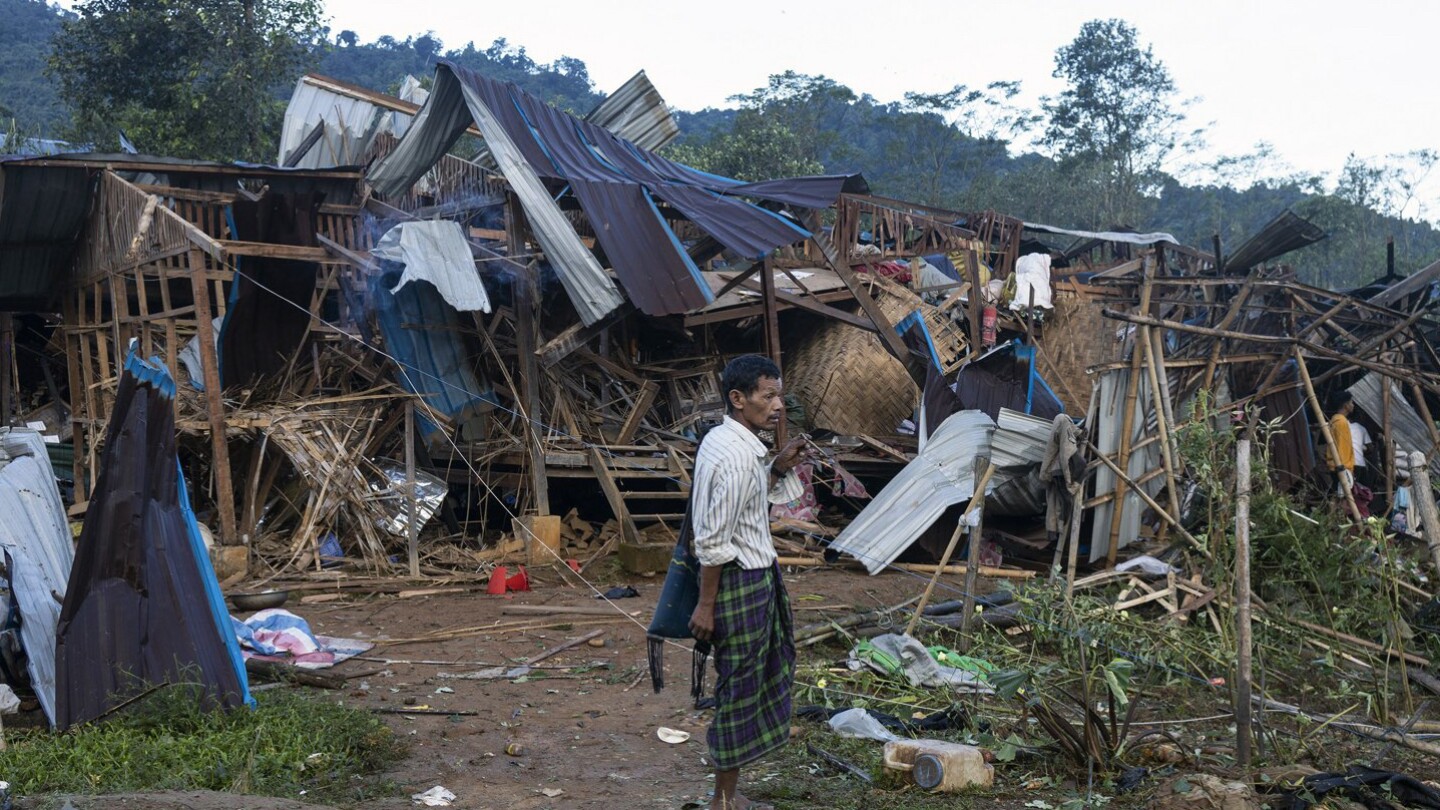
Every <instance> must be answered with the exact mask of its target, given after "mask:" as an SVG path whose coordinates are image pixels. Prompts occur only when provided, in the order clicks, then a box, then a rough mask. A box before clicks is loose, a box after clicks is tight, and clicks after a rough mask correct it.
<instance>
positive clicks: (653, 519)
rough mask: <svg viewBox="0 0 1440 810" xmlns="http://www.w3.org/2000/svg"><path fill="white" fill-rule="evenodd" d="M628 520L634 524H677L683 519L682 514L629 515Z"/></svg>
mask: <svg viewBox="0 0 1440 810" xmlns="http://www.w3.org/2000/svg"><path fill="white" fill-rule="evenodd" d="M630 518H631V519H632V520H634V521H635V522H636V523H641V522H644V523H679V522H680V521H682V520H684V519H685V515H684V514H679V515H636V514H631V515H630Z"/></svg>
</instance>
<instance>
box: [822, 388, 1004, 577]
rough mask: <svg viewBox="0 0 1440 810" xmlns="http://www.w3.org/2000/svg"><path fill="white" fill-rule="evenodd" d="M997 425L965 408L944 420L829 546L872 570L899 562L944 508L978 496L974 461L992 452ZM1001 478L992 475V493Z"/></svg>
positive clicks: (976, 412) (990, 486)
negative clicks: (897, 559)
mask: <svg viewBox="0 0 1440 810" xmlns="http://www.w3.org/2000/svg"><path fill="white" fill-rule="evenodd" d="M994 430H995V423H994V422H992V421H990V417H988V416H986V415H985V414H983V413H981V412H979V411H961V412H959V413H956V414H954V415H953V416H951V417H950V418H949V419H946V420H945V421H944V422H942V423H941V424H940V427H939V428H937V429H936V430H935V432H934V433H933V434H931V436H930V441H928V442H926V444H925V449H924V450H921V451H920V455H918V456H916V457H915V458H914V459H913V460H911V462H910V463H909V464H907V465H905V468H904V469H902V470H901V471H900V473H899V474H898V475H896V476H895V478H894V480H892V481H891V482H890V483H889V484H887V485H886V486H885V488H884V489H882V490H880V493H879V494H878V495H876V496H875V498H874V499H873V500H871V501H870V503H869V504H867V505H866V506H865V508H864V509H863V510H861V511H860V514H859V515H857V516H856V517H855V520H853V521H851V522H850V525H849V526H846V527H845V529H844V531H842V532H840V536H839V537H837V538H835V541H834V542H832V543H831V544H830V548H832V549H834V550H836V551H841V552H844V553H846V554H849V555H850V556H852V557H854V558H855V559H857V560H859V561H860V562H861V563H863V564H864V565H865V569H866V570H867V571H869V572H870V573H872V574H875V573H879V572H880V571H882V570H884V568H885V567H886V566H888V565H889V564H890V563H892V562H894V561H895V558H896V557H899V556H900V553H901V552H903V551H904V550H905V549H907V548H909V547H910V545H911V544H912V543H914V542H915V541H916V539H918V538H919V537H920V535H921V534H923V533H924V532H925V530H926V529H928V528H929V527H930V525H931V524H932V523H934V522H935V521H936V520H937V519H938V518H939V517H940V516H941V515H942V514H944V513H945V510H946V509H948V508H950V507H951V506H953V505H955V504H959V503H964V502H966V501H968V500H969V499H970V497H971V496H972V495H974V494H975V459H976V457H977V456H981V455H984V454H986V453H989V452H990V436H991V434H992V433H993V432H994ZM998 483H999V482H998V481H997V480H996V479H994V478H991V482H990V485H989V487H988V488H987V490H986V491H987V492H989V491H992V490H993V489H994V487H995V486H996V485H997V484H998Z"/></svg>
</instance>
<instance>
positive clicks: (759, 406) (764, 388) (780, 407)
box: [729, 377, 785, 433]
mask: <svg viewBox="0 0 1440 810" xmlns="http://www.w3.org/2000/svg"><path fill="white" fill-rule="evenodd" d="M729 396H730V415H731V416H732V417H734V418H735V420H736V421H738V422H739V423H740V424H742V425H744V426H745V427H747V428H750V430H752V431H755V432H757V433H758V432H760V431H762V430H775V429H776V428H778V427H780V420H781V419H784V418H785V399H784V397H782V396H781V395H780V381H779V380H778V379H776V378H774V377H761V378H760V384H759V385H758V386H757V387H756V388H755V390H754V391H752V392H750V393H749V394H748V395H747V394H744V393H742V392H741V391H739V390H731V391H730V394H729Z"/></svg>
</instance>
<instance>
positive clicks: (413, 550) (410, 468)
mask: <svg viewBox="0 0 1440 810" xmlns="http://www.w3.org/2000/svg"><path fill="white" fill-rule="evenodd" d="M419 517H420V509H419V504H418V503H417V502H416V498H415V400H413V399H412V400H408V401H407V402H406V403H405V541H406V546H407V549H406V550H407V551H408V552H409V557H410V578H411V579H419V578H420V527H419V525H418V523H419Z"/></svg>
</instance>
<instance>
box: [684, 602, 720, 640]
mask: <svg viewBox="0 0 1440 810" xmlns="http://www.w3.org/2000/svg"><path fill="white" fill-rule="evenodd" d="M690 634H691V635H693V636H694V637H695V640H696V641H709V640H710V639H711V638H712V637H713V636H714V635H715V605H713V604H709V605H707V604H705V603H704V602H701V603H700V604H698V605H696V606H695V612H694V613H691V614H690Z"/></svg>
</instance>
